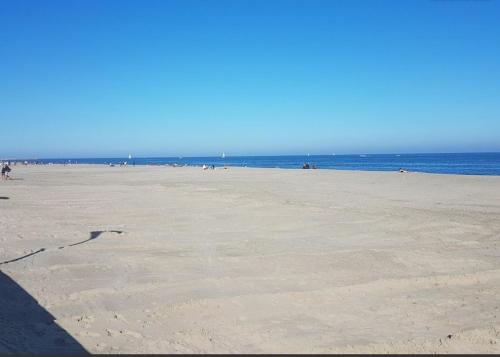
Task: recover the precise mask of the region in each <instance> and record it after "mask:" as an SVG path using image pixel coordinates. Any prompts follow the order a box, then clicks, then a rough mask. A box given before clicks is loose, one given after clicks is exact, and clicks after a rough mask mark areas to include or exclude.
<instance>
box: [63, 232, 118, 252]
mask: <svg viewBox="0 0 500 357" xmlns="http://www.w3.org/2000/svg"><path fill="white" fill-rule="evenodd" d="M106 232H110V233H118V234H122V233H123V231H92V232H90V238H89V239H85V240H82V241H81V242H77V243H73V244H69V245H67V246H66V247H73V246H75V245H78V244H83V243H87V242H89V241H91V240H94V239H97V238H98V237H99V236H100V235H101V234H103V233H106ZM62 248H65V247H59V249H62Z"/></svg>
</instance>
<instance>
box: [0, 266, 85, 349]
mask: <svg viewBox="0 0 500 357" xmlns="http://www.w3.org/2000/svg"><path fill="white" fill-rule="evenodd" d="M0 292H1V293H0V331H1V332H0V354H2V355H3V354H46V355H48V354H51V355H52V354H56V355H60V354H80V355H82V354H88V352H87V351H86V350H85V348H83V346H82V345H80V343H78V341H76V340H75V339H74V338H73V337H71V335H70V334H69V333H67V332H66V331H65V330H64V329H63V328H62V327H60V326H59V325H58V324H57V323H56V322H55V318H54V316H52V315H51V314H50V313H49V312H48V311H47V310H45V309H44V308H43V307H42V306H41V305H39V304H38V302H37V301H36V300H35V299H34V298H33V297H32V296H31V295H30V294H29V293H28V292H27V291H26V290H24V289H23V288H22V287H21V286H20V285H19V284H17V283H16V282H15V281H14V280H12V279H11V278H10V277H9V276H8V275H6V274H5V273H3V272H2V271H0Z"/></svg>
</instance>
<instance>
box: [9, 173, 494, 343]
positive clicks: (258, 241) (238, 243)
mask: <svg viewBox="0 0 500 357" xmlns="http://www.w3.org/2000/svg"><path fill="white" fill-rule="evenodd" d="M12 177H14V178H17V179H16V180H11V181H6V182H5V181H3V182H0V196H3V197H6V198H8V199H0V224H1V227H0V262H4V264H1V265H0V270H1V272H2V273H1V276H0V277H1V279H0V283H1V286H0V289H1V292H0V331H2V332H1V333H0V352H3V353H5V352H54V351H56V352H57V351H59V352H60V351H63V352H68V351H69V352H84V351H88V352H114V353H146V352H148V353H155V352H157V353H173V352H182V353H183V352H194V353H199V352H208V353H211V352H247V353H262V352H289V353H298V352H315V353H323V352H403V353H404V352H466V353H467V352H497V353H499V352H500V297H499V296H500V177H479V176H455V175H431V174H418V173H406V174H404V173H399V172H385V173H384V172H348V171H327V170H280V169H250V168H230V169H228V170H222V169H217V170H207V171H203V170H201V169H200V168H188V167H183V168H172V167H107V166H85V165H81V166H80V165H77V166H57V165H54V166H28V167H20V166H19V165H18V166H14V167H13V171H12ZM90 238H93V239H90ZM42 248H44V249H45V250H43V251H41V250H40V249H42ZM29 254H31V255H29ZM26 255H29V256H26ZM24 256H26V257H24ZM23 257H24V258H23ZM19 258H20V259H19ZM16 259H18V260H16ZM9 261H10V262H9ZM35 299H36V301H35Z"/></svg>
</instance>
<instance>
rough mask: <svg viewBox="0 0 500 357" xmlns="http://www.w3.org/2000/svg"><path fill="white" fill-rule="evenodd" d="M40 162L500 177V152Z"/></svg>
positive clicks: (46, 160) (89, 159)
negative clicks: (310, 168) (307, 166)
mask: <svg viewBox="0 0 500 357" xmlns="http://www.w3.org/2000/svg"><path fill="white" fill-rule="evenodd" d="M36 161H37V162H39V163H45V164H47V163H68V162H69V163H82V164H83V163H88V164H109V163H113V164H116V165H118V164H119V163H121V162H125V161H127V162H128V164H129V165H130V164H134V163H135V164H136V165H175V164H176V165H188V166H201V165H203V164H206V165H215V166H217V167H220V166H224V165H226V166H242V167H244V166H247V167H272V168H284V169H297V168H301V167H302V165H303V164H304V163H305V162H307V163H309V164H310V165H311V166H312V165H315V166H316V168H318V169H335V170H367V171H398V170H399V169H400V168H403V169H405V170H408V171H418V172H428V173H440V174H461V175H500V153H465V154H377V155H375V154H367V155H311V156H305V155H304V156H234V157H231V156H226V157H225V158H221V157H182V158H179V157H159V158H133V159H131V160H129V159H128V158H87V159H43V160H36Z"/></svg>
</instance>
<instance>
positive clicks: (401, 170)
mask: <svg viewBox="0 0 500 357" xmlns="http://www.w3.org/2000/svg"><path fill="white" fill-rule="evenodd" d="M399 172H408V171H407V170H403V169H402V168H400V169H399Z"/></svg>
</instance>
